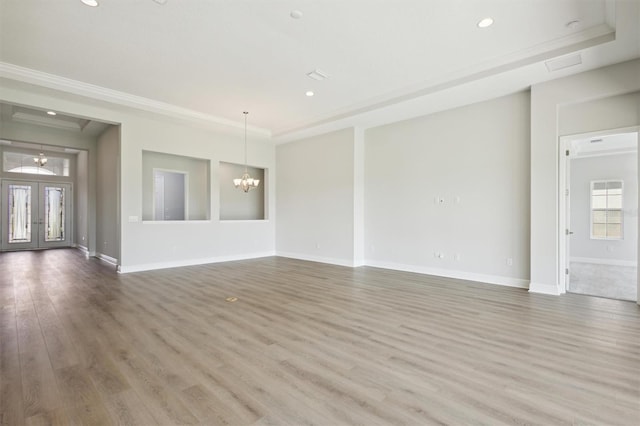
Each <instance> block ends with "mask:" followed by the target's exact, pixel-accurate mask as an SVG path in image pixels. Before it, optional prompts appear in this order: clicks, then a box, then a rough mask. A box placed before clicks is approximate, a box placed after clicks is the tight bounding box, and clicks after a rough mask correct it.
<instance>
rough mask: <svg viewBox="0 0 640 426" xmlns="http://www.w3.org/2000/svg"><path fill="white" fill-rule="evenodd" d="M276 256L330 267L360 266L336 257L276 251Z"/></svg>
mask: <svg viewBox="0 0 640 426" xmlns="http://www.w3.org/2000/svg"><path fill="white" fill-rule="evenodd" d="M276 256H280V257H287V258H289V259H298V260H308V261H311V262H319V263H328V264H330V265H338V266H349V267H352V268H353V267H355V266H362V264H361V265H355V263H354V262H353V260H347V259H339V258H336V257H322V256H313V255H308V254H302V253H291V252H283V251H278V252H276Z"/></svg>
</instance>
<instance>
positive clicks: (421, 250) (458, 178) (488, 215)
mask: <svg viewBox="0 0 640 426" xmlns="http://www.w3.org/2000/svg"><path fill="white" fill-rule="evenodd" d="M365 136H366V142H365V252H366V258H367V263H368V264H370V265H375V266H383V267H391V268H395V269H406V270H413V271H417V272H425V273H433V274H436V275H445V276H455V277H461V278H468V279H475V280H482V281H487V282H494V283H500V284H507V285H516V286H526V285H527V281H528V279H529V93H528V92H522V93H516V94H513V95H510V96H505V97H501V98H498V99H494V100H490V101H486V102H482V103H478V104H475V105H470V106H465V107H462V108H457V109H454V110H450V111H445V112H441V113H437V114H433V115H429V116H425V117H420V118H416V119H412V120H408V121H404V122H400V123H395V124H391V125H388V126H384V127H379V128H375V129H370V130H368V131H367V132H366V134H365ZM436 199H438V201H436ZM440 199H442V202H440ZM436 253H442V255H443V256H444V257H442V258H440V257H436V256H435V254H436ZM508 259H511V262H509V263H511V265H508Z"/></svg>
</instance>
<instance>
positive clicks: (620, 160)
mask: <svg viewBox="0 0 640 426" xmlns="http://www.w3.org/2000/svg"><path fill="white" fill-rule="evenodd" d="M593 180H622V181H624V195H623V203H624V205H623V207H624V219H623V222H624V225H623V230H624V237H623V239H622V240H597V239H591V234H590V232H591V229H590V223H591V221H590V212H591V211H590V209H591V204H590V200H591V197H590V195H591V181H593ZM570 188H571V190H570V194H571V195H570V198H571V209H570V213H571V231H573V235H572V236H571V246H570V256H571V258H572V259H574V260H583V261H586V259H595V260H596V261H611V260H618V261H626V262H631V263H633V264H635V263H636V261H637V256H638V255H637V251H638V250H637V235H638V158H637V153H635V152H633V153H628V154H617V155H605V156H598V157H586V158H574V159H572V160H571V186H570ZM576 258H578V259H576Z"/></svg>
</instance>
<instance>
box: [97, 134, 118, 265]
mask: <svg viewBox="0 0 640 426" xmlns="http://www.w3.org/2000/svg"><path fill="white" fill-rule="evenodd" d="M119 145H120V128H119V127H118V126H110V127H109V128H108V129H107V130H106V131H105V132H104V133H102V134H101V135H100V136H99V137H98V141H97V156H98V163H97V167H96V177H97V179H96V254H97V255H98V256H101V255H106V256H108V257H110V258H113V259H119V258H120V241H119V229H118V228H119V226H118V224H119V219H120V218H119V215H118V175H119V173H118V172H119V171H118V157H119V154H118V151H119Z"/></svg>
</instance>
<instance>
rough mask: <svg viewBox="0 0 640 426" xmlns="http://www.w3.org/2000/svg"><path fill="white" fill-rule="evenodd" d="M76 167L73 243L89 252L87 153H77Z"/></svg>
mask: <svg viewBox="0 0 640 426" xmlns="http://www.w3.org/2000/svg"><path fill="white" fill-rule="evenodd" d="M94 143H95V142H94ZM76 167H77V173H76V182H75V191H74V192H75V212H76V213H75V215H74V221H75V227H76V232H75V238H76V241H75V242H76V244H77V245H78V246H80V247H83V248H85V249H86V250H89V151H80V152H79V153H78V157H77V161H76Z"/></svg>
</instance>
